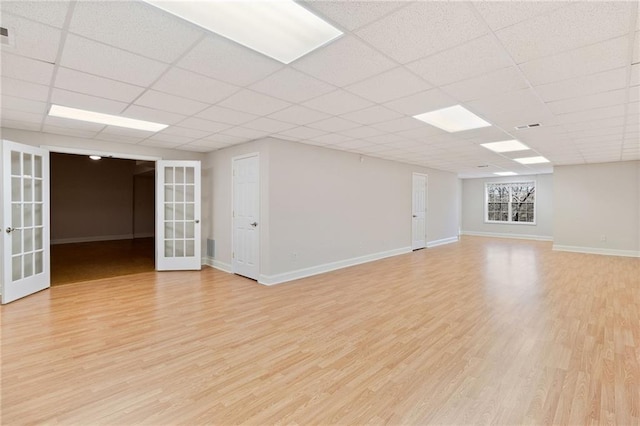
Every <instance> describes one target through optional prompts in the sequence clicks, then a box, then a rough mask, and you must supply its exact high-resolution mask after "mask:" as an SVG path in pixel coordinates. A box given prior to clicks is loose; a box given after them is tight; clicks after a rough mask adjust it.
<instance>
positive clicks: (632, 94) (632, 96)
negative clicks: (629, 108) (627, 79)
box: [629, 86, 640, 102]
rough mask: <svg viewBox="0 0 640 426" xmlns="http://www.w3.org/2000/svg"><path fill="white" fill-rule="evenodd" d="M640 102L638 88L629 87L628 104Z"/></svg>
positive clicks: (639, 88) (639, 89) (639, 90)
mask: <svg viewBox="0 0 640 426" xmlns="http://www.w3.org/2000/svg"><path fill="white" fill-rule="evenodd" d="M638 101H640V87H638V86H635V87H630V88H629V102H638Z"/></svg>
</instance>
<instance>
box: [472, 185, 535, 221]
mask: <svg viewBox="0 0 640 426" xmlns="http://www.w3.org/2000/svg"><path fill="white" fill-rule="evenodd" d="M523 184H533V187H534V188H535V192H534V195H535V197H534V199H533V222H514V221H512V220H511V218H512V213H511V204H512V201H511V200H512V197H511V189H510V190H509V215H508V217H509V220H508V221H503V220H489V185H523ZM483 209H484V223H489V224H499V225H529V226H531V225H534V226H535V225H536V223H537V220H538V182H537V180H536V179H527V180H521V181H506V182H500V181H487V182H485V183H484V206H483Z"/></svg>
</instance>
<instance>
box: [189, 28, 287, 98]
mask: <svg viewBox="0 0 640 426" xmlns="http://www.w3.org/2000/svg"><path fill="white" fill-rule="evenodd" d="M177 66H179V67H181V68H186V69H188V70H191V71H194V72H197V73H199V74H203V75H206V76H209V77H211V78H215V79H218V80H222V81H225V82H227V83H231V84H235V85H238V86H247V85H249V84H251V83H255V82H256V81H258V80H262V79H263V78H265V77H267V76H268V75H269V74H272V73H274V72H275V71H277V70H279V69H280V68H282V65H281V64H280V63H279V62H277V61H275V60H273V59H270V58H267V57H266V56H264V55H262V54H260V53H257V52H254V51H253V50H251V49H247V48H246V47H244V46H241V45H239V44H237V43H234V42H232V41H231V40H227V39H226V38H223V37H219V36H217V35H214V34H211V35H209V36H208V37H207V38H205V39H204V40H202V41H201V42H200V43H198V45H197V46H196V47H194V48H193V50H191V52H189V53H188V54H187V55H185V57H184V58H182V59H180V61H178V63H177Z"/></svg>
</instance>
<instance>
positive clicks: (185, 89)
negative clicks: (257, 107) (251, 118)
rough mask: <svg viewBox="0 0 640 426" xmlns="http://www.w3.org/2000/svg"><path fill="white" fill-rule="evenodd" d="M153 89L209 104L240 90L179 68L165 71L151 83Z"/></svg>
mask: <svg viewBox="0 0 640 426" xmlns="http://www.w3.org/2000/svg"><path fill="white" fill-rule="evenodd" d="M153 89H155V90H157V91H160V92H164V93H170V94H172V95H177V96H181V97H183V98H189V99H194V100H196V101H200V102H205V103H209V104H215V103H216V102H218V101H221V100H222V99H224V98H227V97H229V96H231V95H232V94H234V93H235V92H237V91H238V90H240V88H239V87H238V86H234V85H231V84H228V83H224V82H222V81H219V80H214V79H212V78H209V77H205V76H202V75H200V74H196V73H193V72H191V71H187V70H183V69H180V68H171V69H170V70H169V71H167V73H166V74H164V75H163V76H162V77H160V79H159V80H158V81H157V82H155V83H154V84H153Z"/></svg>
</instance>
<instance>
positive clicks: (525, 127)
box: [516, 123, 540, 130]
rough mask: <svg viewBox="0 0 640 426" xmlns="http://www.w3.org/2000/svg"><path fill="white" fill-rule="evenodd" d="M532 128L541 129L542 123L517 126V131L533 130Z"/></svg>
mask: <svg viewBox="0 0 640 426" xmlns="http://www.w3.org/2000/svg"><path fill="white" fill-rule="evenodd" d="M532 127H540V123H532V124H525V125H523V126H516V130H524V129H531V128H532Z"/></svg>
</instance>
